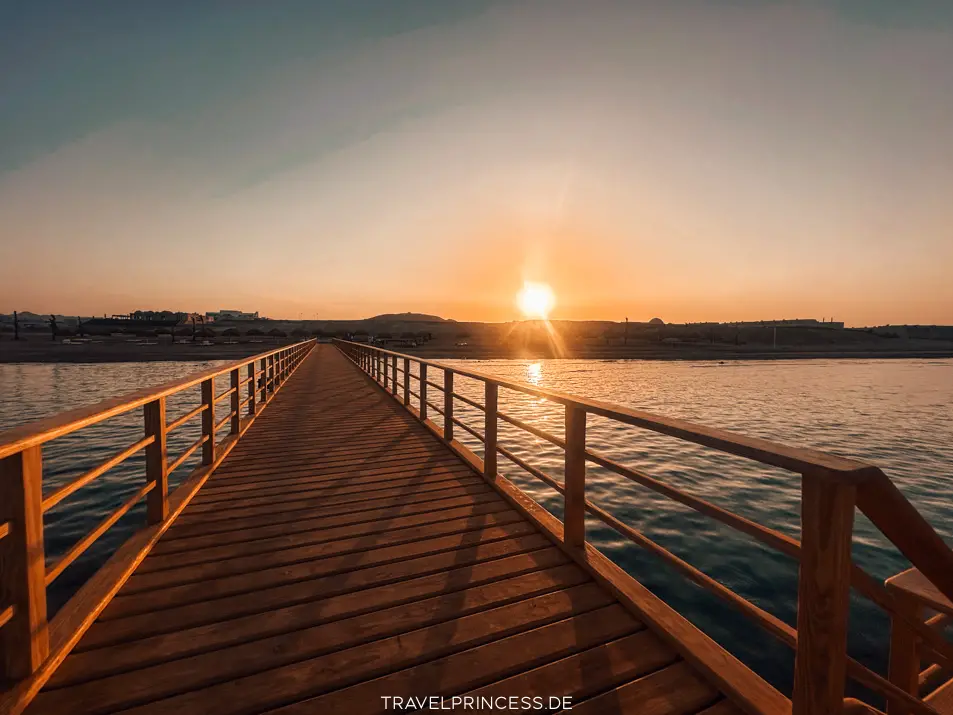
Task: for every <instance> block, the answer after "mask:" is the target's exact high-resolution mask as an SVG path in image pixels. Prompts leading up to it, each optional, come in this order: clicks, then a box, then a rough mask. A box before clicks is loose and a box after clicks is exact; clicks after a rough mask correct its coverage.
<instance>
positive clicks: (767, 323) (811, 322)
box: [733, 318, 844, 330]
mask: <svg viewBox="0 0 953 715" xmlns="http://www.w3.org/2000/svg"><path fill="white" fill-rule="evenodd" d="M733 325H737V326H738V327H741V328H781V327H785V328H832V329H836V330H842V329H843V328H844V324H843V323H841V322H834V321H833V320H817V319H816V318H794V319H792V320H749V321H745V322H740V323H733Z"/></svg>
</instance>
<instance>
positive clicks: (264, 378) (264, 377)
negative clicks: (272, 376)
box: [256, 358, 268, 405]
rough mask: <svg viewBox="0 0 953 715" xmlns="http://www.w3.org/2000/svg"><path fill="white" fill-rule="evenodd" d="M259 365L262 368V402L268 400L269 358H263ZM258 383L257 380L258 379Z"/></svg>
mask: <svg viewBox="0 0 953 715" xmlns="http://www.w3.org/2000/svg"><path fill="white" fill-rule="evenodd" d="M258 367H259V368H261V375H259V377H260V378H261V404H263V405H264V404H265V403H266V402H268V358H262V359H261V360H259V361H258ZM256 385H257V381H256Z"/></svg>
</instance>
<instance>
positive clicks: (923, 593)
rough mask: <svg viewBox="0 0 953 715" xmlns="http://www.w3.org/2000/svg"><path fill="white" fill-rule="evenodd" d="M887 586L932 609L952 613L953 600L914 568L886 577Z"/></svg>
mask: <svg viewBox="0 0 953 715" xmlns="http://www.w3.org/2000/svg"><path fill="white" fill-rule="evenodd" d="M887 587H888V588H890V589H891V590H893V591H898V592H901V593H903V594H907V595H909V596H910V597H911V598H913V599H915V600H917V601H919V602H920V603H921V604H923V605H924V606H926V607H927V608H932V609H933V610H934V611H939V612H940V613H946V614H948V615H953V602H951V601H950V599H948V598H947V597H946V596H944V595H943V594H942V593H941V592H940V589H938V588H937V587H936V586H934V585H933V584H932V583H931V582H930V580H929V579H928V578H927V577H926V576H924V575H923V574H922V573H920V572H919V571H918V570H917V569H915V568H912V569H907V570H906V571H903V572H901V573H899V574H897V575H896V576H891V577H890V578H888V579H887Z"/></svg>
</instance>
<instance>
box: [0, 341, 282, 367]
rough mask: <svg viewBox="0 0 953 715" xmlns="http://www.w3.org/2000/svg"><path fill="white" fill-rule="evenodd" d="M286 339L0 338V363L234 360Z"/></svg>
mask: <svg viewBox="0 0 953 715" xmlns="http://www.w3.org/2000/svg"><path fill="white" fill-rule="evenodd" d="M289 342H293V341H290V340H281V342H275V341H274V340H268V339H262V341H261V342H255V343H252V342H243V343H221V344H215V345H201V344H200V343H194V344H193V343H176V344H175V345H171V344H169V343H161V344H158V345H157V344H155V342H154V341H153V343H152V344H139V343H130V342H124V341H116V342H110V341H104V342H101V343H78V344H77V343H72V344H69V343H67V344H64V343H61V342H55V343H54V342H52V341H51V340H49V339H47V340H40V339H31V340H29V341H24V340H20V341H13V340H10V339H6V340H3V341H0V363H15V362H59V363H63V362H69V363H84V362H92V363H100V362H159V361H165V360H176V361H180V360H238V359H240V358H244V357H248V356H249V355H256V354H257V353H263V352H267V351H269V350H274V349H275V348H278V347H280V346H281V345H282V344H284V343H289Z"/></svg>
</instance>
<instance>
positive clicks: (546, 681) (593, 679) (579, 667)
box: [466, 630, 678, 707]
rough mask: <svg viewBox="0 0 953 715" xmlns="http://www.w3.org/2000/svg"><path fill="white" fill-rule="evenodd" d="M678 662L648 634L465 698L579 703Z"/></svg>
mask: <svg viewBox="0 0 953 715" xmlns="http://www.w3.org/2000/svg"><path fill="white" fill-rule="evenodd" d="M676 660H678V654H677V653H676V652H675V651H674V650H673V649H672V648H670V647H669V646H667V645H666V644H665V643H663V642H662V641H660V640H659V639H658V637H657V636H656V635H655V634H654V633H652V632H651V631H648V630H641V631H639V632H637V633H634V634H632V635H630V636H626V637H625V638H620V639H619V640H615V641H611V642H609V643H603V644H600V645H598V646H596V647H594V648H590V649H589V650H585V651H583V652H582V653H579V654H578V655H574V656H571V657H569V658H564V659H562V660H558V661H556V662H555V663H550V664H548V665H544V666H541V667H538V668H533V669H531V670H528V671H526V672H523V673H520V674H519V675H514V676H512V677H509V678H505V679H502V680H498V681H496V682H495V683H493V684H491V685H486V686H484V687H482V688H479V689H477V690H472V691H469V692H467V693H466V695H469V696H472V697H491V698H493V697H500V696H504V697H506V696H510V695H513V694H517V693H518V694H519V695H520V696H523V697H529V698H535V697H540V698H542V699H543V703H544V704H545V706H547V707H549V706H550V702H551V701H550V698H554V697H555V698H564V697H567V698H570V700H571V702H580V701H582V700H585V699H586V698H589V697H592V696H594V695H598V694H599V693H601V692H603V691H606V690H609V689H611V688H615V687H618V686H620V685H623V684H624V683H627V682H629V681H630V680H635V679H636V678H639V677H641V676H643V675H646V674H647V673H651V672H654V671H656V670H659V669H660V668H664V667H665V666H667V665H671V664H672V663H674V662H675V661H676Z"/></svg>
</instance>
